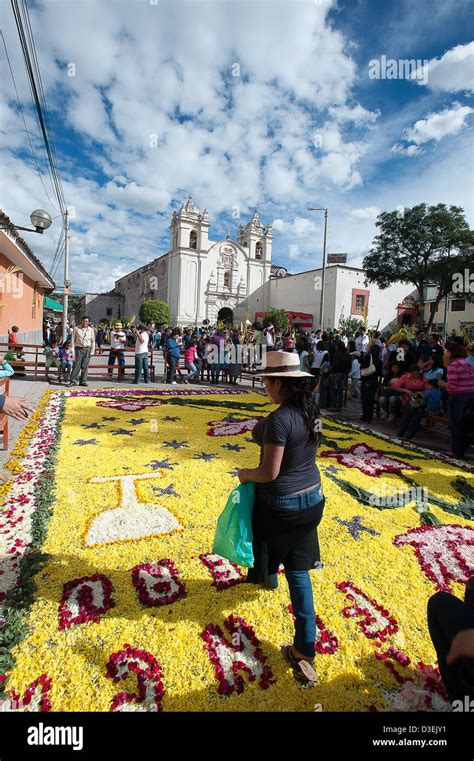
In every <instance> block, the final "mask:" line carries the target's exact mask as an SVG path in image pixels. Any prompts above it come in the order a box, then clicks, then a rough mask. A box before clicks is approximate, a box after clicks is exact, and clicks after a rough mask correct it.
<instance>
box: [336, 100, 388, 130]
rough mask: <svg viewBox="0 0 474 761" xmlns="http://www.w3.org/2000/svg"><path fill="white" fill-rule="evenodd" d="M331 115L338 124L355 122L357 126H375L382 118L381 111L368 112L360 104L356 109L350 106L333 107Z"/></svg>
mask: <svg viewBox="0 0 474 761" xmlns="http://www.w3.org/2000/svg"><path fill="white" fill-rule="evenodd" d="M329 113H330V114H331V116H333V117H334V119H335V120H336V121H337V122H353V123H354V124H356V125H357V126H370V125H373V124H375V122H376V121H377V119H378V118H379V117H380V110H379V109H377V110H376V111H368V110H367V109H366V108H364V107H363V106H361V104H360V103H358V104H357V105H356V106H354V107H351V106H348V105H343V106H333V107H332V108H330V109H329Z"/></svg>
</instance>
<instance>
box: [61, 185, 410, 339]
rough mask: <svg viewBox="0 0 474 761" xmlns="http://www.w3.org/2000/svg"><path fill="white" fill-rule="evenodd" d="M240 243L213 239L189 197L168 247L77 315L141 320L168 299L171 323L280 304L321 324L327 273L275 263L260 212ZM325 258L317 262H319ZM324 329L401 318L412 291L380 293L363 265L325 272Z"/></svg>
mask: <svg viewBox="0 0 474 761" xmlns="http://www.w3.org/2000/svg"><path fill="white" fill-rule="evenodd" d="M236 237H237V240H235V241H234V240H231V237H230V231H229V232H228V234H227V237H226V238H225V240H217V241H214V240H210V239H209V215H208V212H207V210H206V209H204V211H202V212H201V211H200V210H199V209H198V207H197V206H196V204H195V203H194V201H193V199H192V198H191V196H189V197H188V199H187V200H186V201H185V203H183V205H182V206H181V208H180V210H179V211H174V212H173V215H172V218H171V224H170V249H169V251H167V252H166V253H165V254H163V255H162V256H160V257H158V258H156V259H154V260H153V261H152V262H149V263H148V264H145V265H143V266H141V267H139V268H138V269H136V270H134V271H133V272H130V273H129V274H128V275H125V276H124V277H122V278H120V279H119V280H117V281H116V283H115V288H114V290H113V291H111V292H110V293H107V294H85V295H84V296H83V298H82V299H81V301H80V303H79V305H78V308H77V311H76V314H75V318H76V320H78V319H80V317H81V315H82V314H88V315H89V316H90V318H91V320H92V322H93V323H94V324H97V323H98V322H99V321H100V320H102V319H104V318H106V319H109V320H114V319H118V318H123V317H127V318H130V317H131V316H133V315H135V316H138V314H139V311H140V306H141V304H142V303H143V302H144V301H148V300H149V299H160V300H162V301H165V302H166V303H167V304H168V305H169V307H170V310H171V321H170V324H171V325H178V326H181V327H182V326H190V325H203V324H210V325H215V324H216V323H217V322H218V321H220V320H223V321H225V322H228V323H233V324H234V325H240V323H243V322H245V321H246V320H247V319H249V320H251V321H253V320H255V319H256V318H259V316H260V315H261V314H262V313H263V312H265V311H267V310H268V309H270V308H272V307H275V308H277V309H285V310H286V311H288V312H290V313H291V314H292V317H293V319H294V320H297V321H298V320H299V322H300V324H301V325H302V326H303V327H315V328H316V327H320V325H319V311H320V300H321V291H320V289H319V290H318V288H316V287H315V283H317V282H318V281H320V280H321V277H320V276H321V270H320V269H314V270H309V271H306V272H300V273H296V274H289V273H288V271H287V270H286V269H285V267H279V266H276V265H274V264H272V225H271V224H268V225H266V226H265V225H264V224H263V223H262V222H261V220H260V217H259V215H258V212H257V211H256V210H255V211H254V212H253V214H252V216H251V218H250V220H249V221H248V223H247V224H246V225H245V227H244V226H243V225H240V226H239V228H238V231H237V236H236ZM318 258H319V257H318ZM325 282H326V286H325V297H324V314H323V324H322V326H321V327H323V328H324V329H332V328H335V327H338V325H339V322H340V320H341V318H346V317H348V316H353V317H356V318H362V317H363V316H364V314H365V313H366V312H367V314H368V323H369V325H372V324H375V323H377V321H378V320H380V327H381V328H383V327H384V326H385V325H388V323H389V322H390V321H392V320H394V319H397V316H398V313H399V311H400V310H399V307H401V304H402V302H403V300H404V298H405V297H406V296H407V295H409V293H410V290H411V289H410V287H409V286H407V285H405V284H403V283H393V284H392V285H391V286H390V287H389V288H387V289H386V290H384V291H381V290H380V289H379V288H378V287H377V286H376V285H375V284H371V285H370V286H369V285H367V284H366V283H365V273H364V271H363V270H362V269H360V268H355V267H348V266H346V265H339V264H338V265H334V266H330V267H327V268H326V281H325Z"/></svg>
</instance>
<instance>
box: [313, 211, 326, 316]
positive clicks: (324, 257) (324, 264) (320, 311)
mask: <svg viewBox="0 0 474 761" xmlns="http://www.w3.org/2000/svg"><path fill="white" fill-rule="evenodd" d="M308 211H324V242H323V267H322V270H323V272H322V278H321V299H320V303H319V328H320V329H321V330H324V325H323V314H324V284H325V280H326V241H327V232H328V210H327V208H324V207H321V208H319V207H318V208H314V207H312V206H308Z"/></svg>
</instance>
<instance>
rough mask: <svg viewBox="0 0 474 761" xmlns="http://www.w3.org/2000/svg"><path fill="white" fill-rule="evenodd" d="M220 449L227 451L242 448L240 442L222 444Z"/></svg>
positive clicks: (235, 450) (236, 450)
mask: <svg viewBox="0 0 474 761" xmlns="http://www.w3.org/2000/svg"><path fill="white" fill-rule="evenodd" d="M222 449H228V450H229V452H240V450H241V449H244V447H242V446H241V445H240V444H223V445H222Z"/></svg>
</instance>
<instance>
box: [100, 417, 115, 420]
mask: <svg viewBox="0 0 474 761" xmlns="http://www.w3.org/2000/svg"><path fill="white" fill-rule="evenodd" d="M102 420H108V421H111V420H118V417H102Z"/></svg>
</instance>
